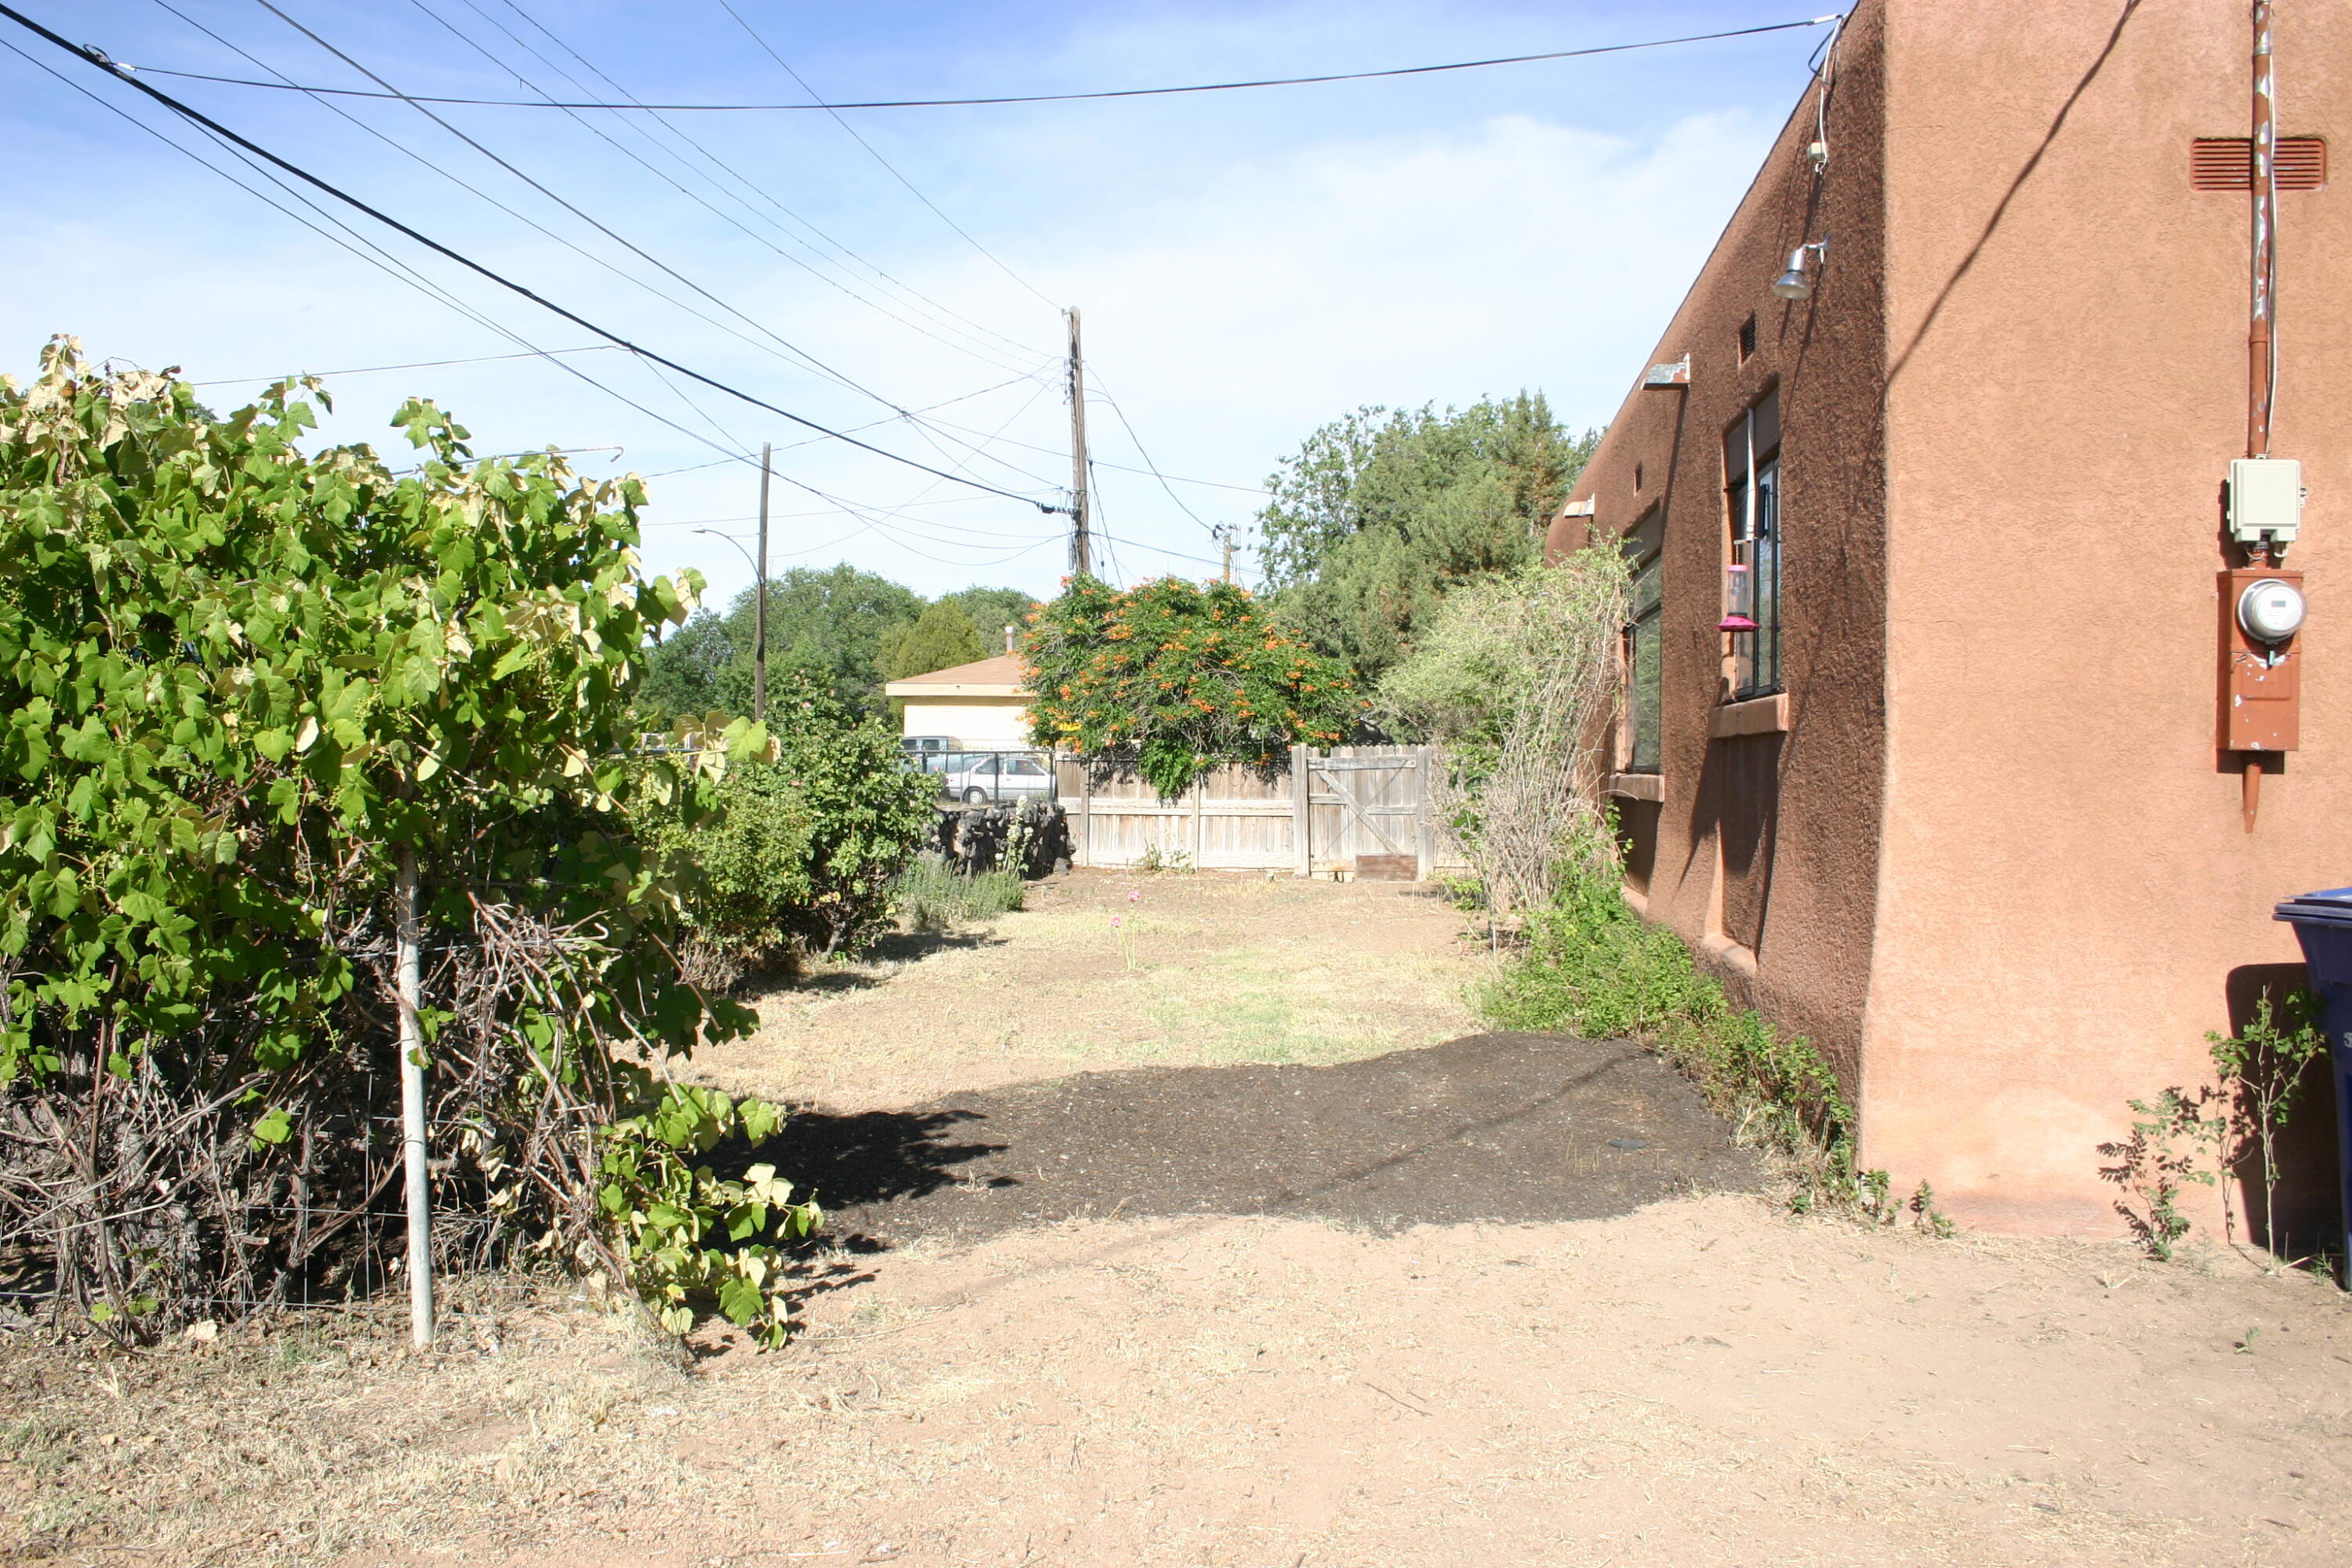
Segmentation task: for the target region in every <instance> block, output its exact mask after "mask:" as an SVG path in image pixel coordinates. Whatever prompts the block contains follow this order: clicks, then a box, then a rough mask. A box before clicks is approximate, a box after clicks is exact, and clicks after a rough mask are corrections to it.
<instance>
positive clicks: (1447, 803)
mask: <svg viewBox="0 0 2352 1568" xmlns="http://www.w3.org/2000/svg"><path fill="white" fill-rule="evenodd" d="M1625 582H1626V579H1625V569H1624V564H1623V562H1622V558H1621V557H1620V556H1619V555H1618V553H1617V552H1616V551H1614V550H1612V549H1603V548H1597V547H1596V548H1593V549H1589V550H1580V551H1578V552H1575V553H1573V554H1572V555H1570V557H1569V558H1568V559H1567V560H1566V561H1564V562H1562V563H1560V564H1559V565H1557V566H1544V565H1541V564H1529V565H1528V566H1525V567H1523V568H1521V569H1520V570H1518V571H1517V572H1514V573H1509V574H1496V575H1494V576H1490V577H1486V578H1484V579H1481V580H1478V581H1475V582H1472V583H1468V584H1464V585H1463V586H1461V587H1458V588H1456V589H1454V591H1453V592H1452V593H1451V594H1449V595H1447V596H1446V597H1445V599H1444V601H1443V602H1442V603H1440V604H1439V605H1436V606H1435V608H1434V609H1433V611H1432V613H1431V615H1430V616H1429V619H1428V621H1427V625H1426V627H1425V630H1424V632H1423V636H1422V638H1421V640H1420V644H1419V646H1418V647H1416V648H1415V649H1414V651H1413V653H1412V657H1411V658H1408V659H1406V660H1405V661H1404V662H1403V663H1402V664H1400V665H1398V666H1396V667H1395V668H1392V669H1391V670H1390V671H1389V673H1388V676H1387V678H1386V679H1383V680H1382V681H1381V687H1380V692H1379V705H1380V707H1381V710H1382V711H1383V713H1384V714H1385V716H1386V718H1387V720H1388V722H1389V723H1390V725H1391V727H1392V728H1393V729H1394V730H1395V731H1397V732H1399V733H1401V734H1407V735H1412V736H1416V737H1419V738H1421V739H1424V740H1428V741H1433V742H1437V743H1438V744H1440V745H1442V746H1443V747H1444V749H1445V759H1446V771H1445V773H1444V775H1443V777H1442V780H1441V797H1440V800H1439V802H1438V805H1439V806H1440V809H1441V810H1443V811H1444V815H1445V816H1446V818H1447V822H1448V826H1449V827H1450V829H1451V830H1452V832H1453V835H1454V840H1455V842H1457V843H1458V844H1460V845H1461V847H1462V848H1463V852H1464V853H1465V855H1466V856H1467V857H1468V858H1469V859H1470V862H1471V864H1472V866H1473V867H1474V868H1475V869H1476V870H1477V872H1478V878H1479V881H1480V883H1481V884H1482V885H1483V886H1484V888H1485V889H1486V901H1487V905H1488V907H1489V908H1490V909H1491V910H1494V911H1495V912H1496V913H1498V914H1508V913H1514V912H1517V911H1518V910H1530V909H1539V908H1542V907H1543V906H1544V905H1546V904H1547V903H1549V901H1550V900H1551V899H1552V897H1553V895H1554V893H1555V892H1556V891H1558V890H1559V889H1562V888H1565V887H1568V886H1570V885H1572V884H1573V883H1574V881H1575V880H1576V879H1577V878H1578V877H1579V876H1580V875H1581V874H1583V873H1585V872H1601V871H1605V870H1608V869H1611V868H1613V867H1614V866H1615V864H1616V851H1615V847H1614V839H1613V837H1612V834H1611V832H1610V827H1609V821H1608V816H1607V807H1606V805H1605V804H1604V803H1603V801H1602V799H1601V785H1602V782H1603V781H1602V778H1601V774H1602V773H1603V772H1604V769H1605V763H1606V761H1607V758H1608V756H1609V753H1610V749H1611V746H1612V742H1613V740H1614V737H1613V736H1612V735H1611V734H1610V733H1609V728H1610V722H1611V721H1612V719H1613V718H1614V717H1615V715H1616V712H1617V691H1618V685H1619V680H1620V672H1619V668H1618V651H1617V644H1618V638H1619V637H1620V636H1621V635H1622V628H1623V626H1624V622H1625Z"/></svg>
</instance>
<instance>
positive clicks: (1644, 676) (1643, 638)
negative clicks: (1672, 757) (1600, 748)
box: [1624, 507, 1665, 773]
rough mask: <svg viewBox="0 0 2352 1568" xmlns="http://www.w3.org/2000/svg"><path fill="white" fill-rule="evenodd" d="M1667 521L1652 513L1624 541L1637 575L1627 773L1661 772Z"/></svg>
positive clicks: (1630, 634)
mask: <svg viewBox="0 0 2352 1568" xmlns="http://www.w3.org/2000/svg"><path fill="white" fill-rule="evenodd" d="M1664 542H1665V519H1664V516H1663V515H1662V514H1661V513H1660V512H1659V511H1658V510H1657V509H1656V508H1654V507H1653V508H1652V509H1651V510H1650V514H1649V516H1647V517H1645V518H1643V520H1642V522H1641V524H1640V526H1638V527H1636V528H1635V529H1634V530H1633V532H1632V533H1630V534H1627V535H1626V536H1625V560H1626V562H1627V563H1628V564H1629V565H1631V566H1632V567H1633V601H1632V608H1633V615H1632V618H1631V619H1629V620H1628V621H1627V622H1626V623H1625V673H1626V683H1625V684H1626V692H1625V757H1626V761H1625V769H1624V771H1625V772H1627V773H1656V772H1657V771H1658V750H1659V746H1658V741H1659V708H1660V697H1661V691H1662V682H1661V680H1660V670H1661V666H1660V654H1661V652H1662V648H1661V642H1660V638H1661V635H1662V633H1663V631H1664V616H1662V615H1661V614H1660V609H1661V606H1662V605H1663V603H1664V596H1663V588H1662V579H1663V576H1664V571H1663V568H1664V554H1663V552H1662V550H1661V546H1662V545H1663V544H1664Z"/></svg>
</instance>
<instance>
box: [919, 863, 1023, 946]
mask: <svg viewBox="0 0 2352 1568" xmlns="http://www.w3.org/2000/svg"><path fill="white" fill-rule="evenodd" d="M1022 892H1023V889H1022V885H1021V879H1020V877H1019V876H1018V875H1016V874H1015V873H1013V872H1011V871H1003V870H998V871H978V872H966V871H959V870H957V869H956V868H954V867H952V866H950V865H948V864H947V863H946V862H945V861H943V860H940V859H937V858H933V857H931V856H929V855H925V856H920V857H918V858H916V859H915V860H914V861H913V862H912V863H910V864H909V865H908V867H907V868H906V869H905V870H903V871H901V872H899V873H898V876H897V877H895V878H894V879H891V883H890V901H891V904H892V906H893V907H894V908H895V909H896V910H898V920H899V921H900V923H901V924H903V925H905V926H906V927H907V929H908V930H909V931H953V930H954V929H955V928H956V927H958V926H960V925H968V924H971V922H973V921H985V920H993V919H995V918H996V917H997V916H998V915H1001V914H1005V913H1008V912H1010V911H1012V910H1017V909H1019V908H1020V907H1021V900H1022Z"/></svg>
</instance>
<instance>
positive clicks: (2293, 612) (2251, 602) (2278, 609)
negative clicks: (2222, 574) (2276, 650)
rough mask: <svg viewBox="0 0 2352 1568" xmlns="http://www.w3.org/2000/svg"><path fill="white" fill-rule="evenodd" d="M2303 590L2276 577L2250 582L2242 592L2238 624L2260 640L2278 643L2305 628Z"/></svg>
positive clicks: (2257, 640) (2239, 600)
mask: <svg viewBox="0 0 2352 1568" xmlns="http://www.w3.org/2000/svg"><path fill="white" fill-rule="evenodd" d="M2303 611H2304V605H2303V590H2302V589H2300V588H2297V587H2296V586H2295V585H2294V584H2292V583H2282V582H2281V581H2279V580H2278V579H2277V578H2275V577H2265V578H2263V579H2262V580H2261V581H2260V582H2255V583H2249V584H2246V589H2245V592H2244V593H2242V594H2240V595H2238V625H2239V626H2242V627H2244V628H2245V633H2246V635H2247V636H2248V637H2252V638H2253V639H2254V640H2255V641H2256V642H2259V643H2270V644H2273V645H2276V644H2279V643H2283V642H2284V641H2286V639H2287V638H2289V637H2293V636H2294V634H2295V633H2297V632H2299V631H2301V630H2302V629H2303Z"/></svg>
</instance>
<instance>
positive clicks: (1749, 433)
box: [1723, 393, 1781, 701]
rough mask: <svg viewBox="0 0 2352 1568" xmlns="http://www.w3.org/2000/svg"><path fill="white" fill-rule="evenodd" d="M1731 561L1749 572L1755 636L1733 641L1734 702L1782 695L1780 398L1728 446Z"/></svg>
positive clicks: (1748, 417)
mask: <svg viewBox="0 0 2352 1568" xmlns="http://www.w3.org/2000/svg"><path fill="white" fill-rule="evenodd" d="M1723 468H1724V475H1725V486H1724V494H1725V499H1726V500H1727V515H1728V521H1729V523H1730V532H1731V559H1732V561H1733V562H1734V563H1736V564H1738V565H1742V566H1745V567H1747V568H1748V571H1747V574H1746V576H1747V583H1748V597H1749V599H1750V600H1751V601H1752V602H1751V603H1750V604H1749V605H1745V606H1741V608H1743V609H1745V611H1746V613H1747V615H1748V617H1749V618H1750V619H1752V620H1754V621H1755V623H1756V629H1755V630H1754V631H1752V632H1734V633H1733V634H1732V635H1731V662H1732V672H1731V697H1732V700H1734V701H1738V700H1742V699H1744V698H1749V697H1761V696H1764V695H1766V694H1767V693H1769V692H1774V691H1778V690H1780V582H1781V556H1780V396H1779V394H1778V393H1771V394H1768V395H1766V396H1765V397H1764V398H1763V400H1762V401H1760V402H1759V403H1758V404H1757V405H1755V406H1754V407H1752V408H1750V409H1749V410H1748V412H1747V413H1746V414H1745V415H1742V416H1740V419H1739V422H1738V424H1736V425H1734V426H1732V427H1731V428H1730V430H1729V431H1727V433H1726V434H1725V437H1724V442H1723Z"/></svg>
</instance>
